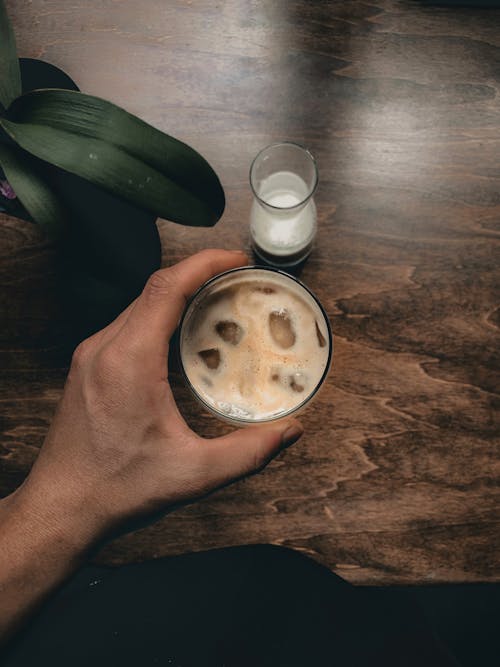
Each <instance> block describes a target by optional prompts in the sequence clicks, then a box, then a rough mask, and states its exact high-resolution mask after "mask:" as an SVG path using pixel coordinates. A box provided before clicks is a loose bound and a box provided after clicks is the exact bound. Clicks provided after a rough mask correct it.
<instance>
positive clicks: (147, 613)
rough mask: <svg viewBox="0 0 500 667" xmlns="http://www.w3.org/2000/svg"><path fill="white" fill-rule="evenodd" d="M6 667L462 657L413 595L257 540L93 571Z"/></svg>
mask: <svg viewBox="0 0 500 667" xmlns="http://www.w3.org/2000/svg"><path fill="white" fill-rule="evenodd" d="M3 664H4V665H5V667H31V666H34V665H36V666H37V667H40V666H42V667H44V666H45V665H47V667H49V666H50V667H58V666H61V667H62V666H64V667H80V666H82V667H83V666H85V667H100V666H101V665H102V666H103V667H104V666H105V667H114V666H115V665H116V667H128V666H129V665H130V666H134V667H147V666H149V665H162V666H163V665H166V666H169V667H216V666H217V667H268V666H269V667H280V666H283V667H295V666H297V667H299V666H300V667H323V665H324V666H329V667H330V666H332V667H358V666H359V667H361V666H362V667H373V666H374V665H381V666H383V667H396V666H397V667H417V666H418V667H424V666H425V667H437V666H443V667H444V666H451V665H457V664H458V663H457V662H456V661H455V660H454V658H453V657H452V656H451V654H450V653H449V652H448V650H447V649H446V648H445V647H444V646H443V645H442V644H441V642H440V641H439V640H438V639H437V637H435V635H434V634H433V631H432V628H431V627H430V626H429V624H428V623H427V621H426V619H425V617H424V615H423V614H422V612H421V611H420V609H419V607H418V606H417V605H416V604H415V602H413V599H412V597H411V596H410V595H408V594H406V593H401V592H398V591H394V590H392V589H372V588H365V587H355V586H352V585H350V584H348V583H346V582H345V581H343V580H342V579H340V578H339V577H337V576H336V575H334V574H332V573H331V572H330V571H329V570H328V569H326V568H324V567H322V566H320V565H318V564H317V563H315V562H314V561H312V560H310V559H309V558H306V557H305V556H303V555H301V554H299V553H296V552H293V551H290V550H287V549H282V548H278V547H271V546H254V547H238V548H234V549H224V550H214V551H208V552H204V553H199V554H188V555H184V556H179V557H172V558H163V559H161V560H157V561H152V562H148V563H143V564H140V565H130V566H125V567H121V568H95V567H94V568H92V567H88V568H84V569H83V570H82V571H81V572H79V573H78V574H77V575H76V576H75V577H74V578H73V579H72V580H71V581H70V582H69V583H68V584H67V585H66V586H65V587H64V588H62V589H61V590H60V591H59V592H58V593H57V594H56V595H54V596H53V597H52V599H51V600H50V601H49V602H48V603H47V604H46V605H45V606H44V608H43V609H42V610H41V612H40V613H39V614H38V616H37V617H36V618H35V619H34V620H33V621H32V622H31V624H30V625H29V626H28V627H27V628H26V629H25V630H24V631H23V632H22V633H21V634H20V635H19V636H18V637H17V638H16V640H15V642H14V643H13V645H12V646H11V647H10V650H9V651H8V653H7V655H6V657H5V661H4V662H3Z"/></svg>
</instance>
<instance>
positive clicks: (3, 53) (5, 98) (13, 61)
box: [0, 0, 21, 109]
mask: <svg viewBox="0 0 500 667" xmlns="http://www.w3.org/2000/svg"><path fill="white" fill-rule="evenodd" d="M20 94H21V72H20V70H19V60H18V59H17V52H16V40H15V37H14V32H13V30H12V26H11V24H10V21H9V17H8V15H7V11H6V9H5V5H4V3H3V0H0V103H1V104H2V106H3V107H4V109H7V107H8V106H9V105H10V104H11V102H12V101H13V100H15V99H16V97H18V96H19V95H20Z"/></svg>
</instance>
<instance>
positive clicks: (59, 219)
mask: <svg viewBox="0 0 500 667" xmlns="http://www.w3.org/2000/svg"><path fill="white" fill-rule="evenodd" d="M0 166H1V167H2V169H3V171H4V174H5V176H6V177H7V180H8V181H9V183H10V185H11V186H12V188H13V189H14V192H15V193H16V195H17V197H18V199H19V200H20V202H21V203H22V204H23V206H24V208H25V209H26V210H27V211H28V213H29V214H30V215H31V217H32V218H33V220H34V221H35V222H36V223H38V224H39V225H40V226H41V227H42V228H43V229H44V231H45V232H46V234H47V235H48V236H50V237H51V238H57V237H58V236H59V234H60V233H61V230H62V228H63V226H64V224H65V219H66V215H65V211H64V208H63V207H62V205H61V204H60V203H59V200H58V199H57V197H56V195H55V194H54V193H53V192H52V190H51V189H50V187H49V186H48V185H47V183H46V182H45V181H44V180H43V179H42V178H41V177H40V176H39V175H38V174H37V173H36V172H35V171H33V169H31V168H30V165H29V159H27V157H26V156H25V155H23V153H22V151H21V150H20V149H19V148H18V147H17V146H6V145H5V144H0Z"/></svg>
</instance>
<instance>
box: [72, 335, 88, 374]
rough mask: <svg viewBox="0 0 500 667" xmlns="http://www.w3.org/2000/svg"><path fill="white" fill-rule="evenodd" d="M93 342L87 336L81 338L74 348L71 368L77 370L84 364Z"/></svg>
mask: <svg viewBox="0 0 500 667" xmlns="http://www.w3.org/2000/svg"><path fill="white" fill-rule="evenodd" d="M92 349H93V344H92V341H91V340H90V339H89V338H86V339H85V340H83V341H82V342H81V343H80V344H79V345H78V346H77V347H76V348H75V350H74V352H73V356H72V359H71V368H72V369H73V370H75V369H76V370H79V369H81V368H82V367H83V366H85V365H86V364H87V363H88V361H89V359H90V357H91V354H92Z"/></svg>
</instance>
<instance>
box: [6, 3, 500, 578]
mask: <svg viewBox="0 0 500 667" xmlns="http://www.w3.org/2000/svg"><path fill="white" fill-rule="evenodd" d="M6 4H7V8H8V10H9V12H10V15H11V17H12V20H13V23H14V26H15V29H16V32H17V40H18V47H19V53H20V55H22V56H30V57H36V58H42V59H45V60H47V61H49V62H52V63H54V64H56V65H58V66H60V67H62V68H63V69H64V70H65V71H67V72H68V73H69V74H70V75H71V76H72V77H73V78H74V79H75V80H76V81H77V83H78V84H79V86H80V87H81V89H82V90H84V91H86V92H89V93H93V94H96V95H100V96H103V97H106V98H108V99H111V100H112V101H114V102H116V103H118V104H120V105H122V106H124V107H126V108H127V109H129V110H130V111H132V112H134V113H136V114H138V115H139V116H141V117H142V118H144V119H145V120H147V121H149V122H151V123H152V124H154V125H156V126H158V127H159V128H161V129H163V130H165V131H167V132H169V133H170V134H173V135H174V136H176V137H178V138H180V139H182V140H184V141H186V142H188V143H190V144H192V145H193V146H194V147H196V148H197V149H198V150H199V151H200V152H201V153H203V154H204V155H205V156H206V157H207V158H208V159H209V161H210V162H211V163H212V164H213V165H214V167H215V169H216V170H217V172H218V173H219V175H220V177H221V180H222V182H223V184H224V187H225V190H226V194H227V202H228V205H227V210H226V213H225V215H224V217H223V219H222V220H221V222H220V223H219V224H218V225H217V226H216V227H215V228H214V229H211V230H200V229H188V228H183V227H179V226H177V225H174V224H172V223H169V222H165V221H159V223H158V224H159V228H160V231H161V238H162V244H163V263H164V265H169V264H173V263H175V262H177V261H178V260H179V259H181V258H183V257H186V256H187V255H190V254H191V253H193V252H195V251H197V250H198V249H201V248H203V247H206V246H212V247H213V246H220V247H226V248H233V247H245V248H248V246H249V238H248V212H249V206H250V201H251V196H250V191H249V185H248V168H249V164H250V161H251V159H252V157H253V156H254V155H255V154H256V153H257V151H258V150H259V149H260V148H262V147H263V146H265V145H266V144H268V143H270V142H272V141H276V140H286V139H288V140H292V141H296V142H299V143H302V144H305V145H307V146H308V147H309V148H310V149H311V150H312V152H313V153H314V154H315V155H316V157H317V160H318V164H319V170H320V181H321V183H320V188H319V190H318V193H317V198H316V201H317V205H318V211H319V236H318V242H317V245H316V248H315V250H314V253H313V255H312V256H311V258H310V260H309V262H308V263H307V265H306V267H305V269H304V271H303V273H302V279H303V280H304V281H305V282H306V283H307V284H308V285H309V286H310V287H311V288H312V290H313V291H315V292H316V293H317V294H318V295H319V296H320V298H321V300H322V301H323V303H324V305H325V307H326V309H327V311H328V313H329V316H330V318H331V322H332V326H333V330H334V334H335V356H334V366H333V371H332V373H331V376H330V378H329V380H328V382H327V386H326V389H325V390H324V392H323V393H322V395H321V396H320V398H319V399H318V400H317V401H316V402H315V403H314V404H313V406H312V407H311V408H310V409H309V410H308V411H307V412H306V413H305V414H304V416H303V421H304V424H305V426H306V429H307V433H306V435H305V436H304V438H303V440H302V441H301V442H300V444H298V445H297V446H296V447H294V448H292V449H291V450H288V451H287V452H286V454H284V455H283V456H280V458H279V459H278V460H277V461H275V462H274V463H273V464H272V465H270V466H269V468H268V469H267V470H266V471H265V472H263V473H262V474H260V475H258V476H256V477H253V478H251V479H248V480H245V481H243V482H241V483H239V484H237V485H235V486H233V487H231V488H229V489H226V490H224V491H221V492H219V493H216V494H214V495H213V496H212V497H211V498H209V499H207V500H204V501H203V502H199V503H197V504H195V505H193V506H191V507H188V508H185V509H183V510H181V511H178V512H176V513H174V514H172V515H170V516H167V517H165V518H164V519H163V520H162V521H160V522H158V523H156V524H155V525H153V526H151V527H149V528H147V529H144V530H142V531H139V532H136V533H134V534H131V535H129V536H127V537H125V538H122V539H119V540H117V541H115V542H113V543H111V544H109V545H108V546H107V547H106V548H105V549H104V550H103V552H102V553H101V554H100V555H99V559H100V560H101V562H106V563H124V562H130V561H134V560H139V559H145V558H151V557H158V556H162V555H166V554H174V553H180V552H184V551H187V550H200V549H206V548H211V547H219V546H224V545H234V544H243V543H255V542H272V543H274V544H281V545H286V546H289V547H292V548H294V549H299V550H301V551H304V552H306V553H308V554H310V555H311V556H312V557H313V558H316V559H317V560H319V561H321V562H323V563H325V564H327V565H328V566H330V567H331V568H333V569H334V570H335V571H336V572H338V573H339V574H340V575H342V576H344V577H346V578H347V579H349V580H350V581H353V582H356V583H372V584H373V583H399V582H408V583H423V582H445V581H446V582H451V581H469V582H470V581H486V580H488V581H497V580H499V579H500V548H499V547H500V545H499V526H500V523H499V521H500V516H499V498H500V494H499V491H498V486H496V485H497V484H498V477H499V470H500V468H499V457H498V444H499V438H498V436H499V428H498V427H499V423H498V415H499V411H498V408H499V396H498V390H499V358H500V351H499V325H500V307H499V284H500V272H499V260H500V170H499V157H500V87H499V73H500V12H497V11H488V10H465V9H460V10H455V11H453V10H451V9H441V8H436V7H430V6H428V5H426V3H421V2H409V1H408V2H406V1H404V0H401V1H391V0H379V1H377V0H374V2H371V3H366V2H360V1H359V2H358V1H350V2H347V1H346V2H335V3H333V2H331V3H327V2H309V1H308V0H301V1H299V0H297V1H294V2H292V1H290V2H289V1H288V0H272V1H271V0H256V1H255V2H248V0H227V1H226V2H217V3H216V2H212V1H211V0H197V1H195V2H183V1H181V0H176V1H175V2H174V1H172V2H164V1H163V0H147V1H145V2H137V1H136V0H119V1H116V0H99V1H97V0H85V1H84V0H75V1H74V2H71V3H68V2H65V1H64V0H48V1H47V0H33V1H32V2H29V3H20V2H15V0H8V1H7V3H6ZM0 224H1V237H0V280H1V299H0V303H1V308H2V312H1V318H2V327H1V330H0V362H1V367H2V382H1V389H0V392H1V393H0V397H1V401H2V410H1V418H0V419H1V445H0V490H1V492H3V494H6V493H8V492H10V491H11V490H13V489H14V488H15V487H16V486H17V485H18V484H19V483H20V482H21V481H22V479H23V478H24V476H25V475H26V473H27V471H28V469H29V467H30V465H31V463H32V461H33V460H34V458H35V456H36V453H37V449H38V447H39V446H40V445H41V443H42V441H43V438H44V434H45V432H46V429H47V426H48V424H49V422H50V419H51V415H52V413H53V410H54V407H55V405H56V402H57V400H58V398H59V396H60V394H61V388H62V385H63V381H64V377H65V373H66V370H67V369H66V368H65V367H64V366H62V365H61V362H60V361H59V360H58V359H59V357H58V354H57V349H56V347H55V345H54V337H53V333H54V321H55V320H54V318H55V315H56V314H55V312H54V308H55V306H54V304H53V298H52V292H53V287H54V274H53V268H52V267H53V260H54V251H53V249H52V247H51V245H50V243H48V242H47V241H46V240H45V239H44V238H43V236H42V235H41V233H40V232H39V231H38V230H37V228H35V227H34V226H31V225H30V224H28V223H24V222H19V221H17V220H14V219H8V218H6V217H5V216H3V217H0ZM173 385H174V390H175V394H176V396H177V398H178V400H179V403H180V407H181V409H182V411H183V413H184V414H185V415H186V418H187V419H188V421H189V423H190V424H191V425H192V426H193V428H195V429H197V430H198V431H199V432H200V433H202V434H203V435H207V436H210V435H215V434H218V433H221V432H223V431H224V430H225V427H224V426H221V425H220V424H219V423H218V422H217V421H215V419H213V418H211V417H210V416H208V415H206V414H201V413H200V411H199V409H198V407H197V406H196V405H195V404H194V403H193V402H192V400H191V399H190V397H189V396H188V393H187V391H186V390H185V389H184V388H183V386H182V383H181V382H180V380H179V378H178V377H174V378H173Z"/></svg>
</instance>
